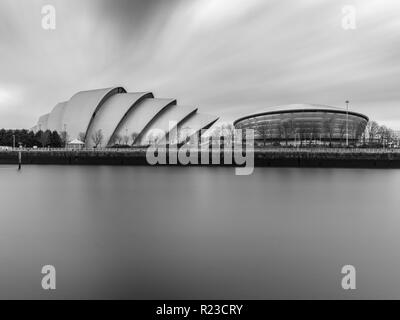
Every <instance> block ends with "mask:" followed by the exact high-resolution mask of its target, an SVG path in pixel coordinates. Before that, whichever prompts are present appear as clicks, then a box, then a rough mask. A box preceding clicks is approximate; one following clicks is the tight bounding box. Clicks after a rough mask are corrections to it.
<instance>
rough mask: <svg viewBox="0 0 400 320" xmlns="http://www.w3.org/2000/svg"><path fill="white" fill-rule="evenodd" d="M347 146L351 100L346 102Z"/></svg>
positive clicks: (347, 141) (347, 143)
mask: <svg viewBox="0 0 400 320" xmlns="http://www.w3.org/2000/svg"><path fill="white" fill-rule="evenodd" d="M346 146H347V147H348V146H349V100H346Z"/></svg>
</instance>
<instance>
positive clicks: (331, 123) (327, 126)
mask: <svg viewBox="0 0 400 320" xmlns="http://www.w3.org/2000/svg"><path fill="white" fill-rule="evenodd" d="M322 126H323V128H324V132H326V134H327V135H328V139H329V146H332V139H333V134H334V132H335V118H334V117H330V118H329V119H326V120H324V122H323V124H322Z"/></svg>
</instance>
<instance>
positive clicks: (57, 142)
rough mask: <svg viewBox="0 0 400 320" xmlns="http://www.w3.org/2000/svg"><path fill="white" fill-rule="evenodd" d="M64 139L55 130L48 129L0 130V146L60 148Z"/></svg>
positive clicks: (63, 144) (63, 143)
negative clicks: (34, 130) (35, 130)
mask: <svg viewBox="0 0 400 320" xmlns="http://www.w3.org/2000/svg"><path fill="white" fill-rule="evenodd" d="M65 141H66V140H65V138H64V139H63V137H62V135H59V134H58V133H57V131H49V130H48V131H38V132H36V133H34V132H33V131H29V130H6V129H1V130H0V146H7V147H13V146H15V147H18V146H23V147H27V148H32V147H34V146H37V147H51V148H60V147H63V146H65Z"/></svg>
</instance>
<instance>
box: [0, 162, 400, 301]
mask: <svg viewBox="0 0 400 320" xmlns="http://www.w3.org/2000/svg"><path fill="white" fill-rule="evenodd" d="M399 186H400V170H368V169H305V168H256V169H255V171H254V173H253V175H251V176H235V174H234V169H232V168H206V167H198V168H197V167H196V168H171V167H170V168H166V167H158V168H156V167H96V166H87V167H83V166H82V167H68V166H25V167H24V168H23V170H22V172H17V171H16V168H15V167H9V166H0V199H1V202H0V206H1V209H0V298H134V299H142V298H143V299H145V298H153V299H175V298H177V299H180V298H186V299H196V298H209V299H213V298H226V299H229V298H234V299H267V298H400V194H399ZM46 264H51V265H54V266H55V267H56V270H57V289H56V290H55V291H51V292H49V291H43V290H42V289H41V284H40V283H41V277H42V275H41V268H42V266H43V265H46ZM346 264H352V265H354V266H355V267H356V269H357V289H356V290H355V291H351V292H349V291H344V290H342V289H341V284H340V283H341V277H342V275H341V273H340V271H341V267H342V266H343V265H346Z"/></svg>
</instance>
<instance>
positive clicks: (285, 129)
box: [279, 121, 291, 146]
mask: <svg viewBox="0 0 400 320" xmlns="http://www.w3.org/2000/svg"><path fill="white" fill-rule="evenodd" d="M290 127H291V126H290V123H289V121H283V122H282V123H281V124H280V126H279V129H280V133H281V137H283V139H285V144H286V146H287V145H288V139H289V135H290Z"/></svg>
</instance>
